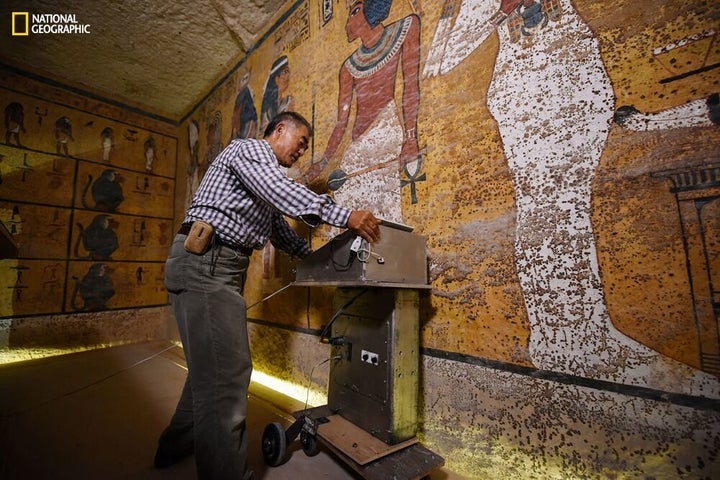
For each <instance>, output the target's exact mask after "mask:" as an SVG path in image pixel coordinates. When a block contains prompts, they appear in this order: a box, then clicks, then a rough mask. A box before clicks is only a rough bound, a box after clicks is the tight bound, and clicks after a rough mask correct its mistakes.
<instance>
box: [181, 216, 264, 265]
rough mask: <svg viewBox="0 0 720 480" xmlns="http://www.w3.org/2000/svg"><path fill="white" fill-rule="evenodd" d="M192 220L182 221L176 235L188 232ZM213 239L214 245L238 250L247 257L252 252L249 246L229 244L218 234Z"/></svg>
mask: <svg viewBox="0 0 720 480" xmlns="http://www.w3.org/2000/svg"><path fill="white" fill-rule="evenodd" d="M192 224H193V222H188V223H183V224H182V225H180V229H179V230H178V232H177V233H178V235H187V234H188V233H190V228H191V227H192ZM213 241H214V243H215V245H220V246H222V247H227V248H230V249H232V250H235V251H236V252H239V253H241V254H243V255H245V256H246V257H249V256H250V255H252V253H253V249H252V248H250V247H237V246H235V245H231V244H229V243H228V242H226V241H224V240H222V239H221V238H220V237H219V236H218V235H214V238H213Z"/></svg>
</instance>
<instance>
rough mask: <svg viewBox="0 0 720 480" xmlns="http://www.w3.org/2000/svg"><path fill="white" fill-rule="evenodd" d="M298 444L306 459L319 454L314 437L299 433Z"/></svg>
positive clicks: (318, 447) (318, 446)
mask: <svg viewBox="0 0 720 480" xmlns="http://www.w3.org/2000/svg"><path fill="white" fill-rule="evenodd" d="M300 444H301V445H302V449H303V452H305V455H307V456H308V457H314V456H315V455H317V454H318V453H320V445H319V444H318V440H317V437H316V436H315V435H311V434H309V433H307V432H300Z"/></svg>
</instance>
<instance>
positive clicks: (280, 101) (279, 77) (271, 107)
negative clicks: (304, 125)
mask: <svg viewBox="0 0 720 480" xmlns="http://www.w3.org/2000/svg"><path fill="white" fill-rule="evenodd" d="M289 87H290V66H289V64H288V58H287V56H285V55H283V56H281V57H279V58H278V59H277V60H275V61H274V62H273V64H272V67H270V73H269V74H268V78H267V81H266V82H265V90H264V91H263V99H262V106H261V108H260V131H259V132H258V133H259V134H260V135H261V136H262V133H263V132H264V131H265V127H267V124H268V123H270V120H272V119H273V118H275V115H277V114H278V113H282V112H286V111H288V110H292V109H293V98H292V96H290V95H289V94H288V88H289Z"/></svg>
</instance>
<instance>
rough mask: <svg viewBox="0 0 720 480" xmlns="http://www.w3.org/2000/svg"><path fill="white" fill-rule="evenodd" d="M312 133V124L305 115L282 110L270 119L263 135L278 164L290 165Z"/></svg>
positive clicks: (300, 154) (302, 150)
mask: <svg viewBox="0 0 720 480" xmlns="http://www.w3.org/2000/svg"><path fill="white" fill-rule="evenodd" d="M312 135H313V130H312V126H310V123H309V122H308V121H307V120H306V119H305V117H303V116H302V115H300V114H299V113H297V112H282V113H279V114H277V115H276V116H275V118H273V119H272V120H271V121H270V123H269V124H268V126H267V128H265V133H264V135H263V137H264V138H265V140H267V142H268V143H269V144H270V147H271V148H272V149H273V152H275V156H276V157H277V159H278V162H279V163H280V165H282V166H284V167H292V165H293V164H294V163H295V162H296V161H297V160H298V158H300V157H301V156H302V155H303V154H304V153H305V151H306V150H307V148H308V145H309V143H310V138H311V137H312Z"/></svg>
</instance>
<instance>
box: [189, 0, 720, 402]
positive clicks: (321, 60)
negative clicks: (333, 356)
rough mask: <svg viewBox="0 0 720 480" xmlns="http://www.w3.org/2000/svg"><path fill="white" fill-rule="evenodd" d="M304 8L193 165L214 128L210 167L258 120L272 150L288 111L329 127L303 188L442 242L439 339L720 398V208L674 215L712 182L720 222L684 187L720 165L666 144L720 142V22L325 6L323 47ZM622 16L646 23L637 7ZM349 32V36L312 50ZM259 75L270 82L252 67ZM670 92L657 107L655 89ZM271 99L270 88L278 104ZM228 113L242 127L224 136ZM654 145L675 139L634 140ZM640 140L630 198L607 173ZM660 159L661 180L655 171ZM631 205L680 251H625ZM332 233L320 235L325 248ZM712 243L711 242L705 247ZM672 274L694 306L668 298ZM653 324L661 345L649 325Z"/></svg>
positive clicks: (509, 6)
mask: <svg viewBox="0 0 720 480" xmlns="http://www.w3.org/2000/svg"><path fill="white" fill-rule="evenodd" d="M679 3H683V2H679ZM690 3H691V4H693V2H690ZM699 3H701V4H704V2H699ZM297 5H299V6H297V8H296V10H293V13H292V15H291V17H292V19H293V20H292V21H291V22H288V24H281V25H279V26H277V30H276V31H275V33H273V34H272V39H273V41H271V42H265V43H263V44H261V45H258V46H257V51H256V53H255V54H253V55H252V56H251V57H249V58H248V59H247V61H246V62H245V63H243V64H242V65H241V66H240V68H239V69H238V70H237V71H236V72H235V75H234V77H233V80H231V81H229V82H228V85H229V86H230V87H232V88H231V91H230V92H228V91H226V90H227V89H225V88H220V89H218V90H216V92H215V93H214V94H213V95H212V96H211V98H210V99H209V100H208V101H207V102H206V103H205V104H203V105H202V107H201V108H200V109H199V110H198V112H197V114H198V115H199V116H200V117H201V118H202V120H201V121H200V125H205V126H204V127H199V125H198V124H197V122H196V121H194V120H193V121H192V122H190V123H189V124H188V136H189V138H190V139H191V141H190V142H189V145H190V151H191V157H193V156H194V155H198V153H197V152H198V145H200V143H194V142H193V141H192V139H193V138H200V136H201V135H200V133H199V132H198V131H199V129H200V128H204V129H205V130H206V131H207V132H208V133H207V145H203V146H201V147H200V149H201V150H202V151H204V152H205V154H204V155H203V157H204V158H205V163H207V162H209V161H212V158H213V156H214V154H216V152H217V151H218V149H219V148H220V147H219V144H218V143H217V142H215V143H214V144H212V139H211V137H213V138H219V137H224V138H233V137H235V136H237V135H239V133H238V132H240V131H241V130H240V125H241V124H242V122H245V121H247V125H248V126H247V127H243V128H247V129H248V130H246V131H247V132H253V131H254V133H255V135H256V136H261V134H262V130H263V128H264V125H265V124H266V122H267V118H269V117H270V115H271V113H272V112H277V111H280V110H282V109H287V108H293V109H295V110H297V111H299V112H301V113H303V114H304V115H305V116H306V117H308V118H311V119H312V121H313V124H314V127H315V133H316V135H315V138H314V139H313V145H312V148H311V150H312V151H311V152H310V155H309V157H310V158H307V159H305V160H304V162H303V164H302V165H300V169H301V171H291V172H290V174H291V175H293V176H295V177H296V178H298V180H299V181H304V182H306V183H308V184H310V185H311V186H312V187H313V188H315V189H318V190H320V191H324V192H328V193H330V194H332V195H333V197H334V198H335V200H336V201H337V202H338V203H340V204H344V205H348V206H350V207H352V208H370V209H372V210H374V211H375V212H377V214H378V215H379V216H380V217H382V218H385V219H388V220H392V221H396V222H400V223H408V224H411V225H412V226H414V227H415V228H416V230H417V231H418V232H420V233H421V234H424V235H426V236H427V237H428V244H429V250H430V251H429V253H430V257H431V265H430V272H431V279H432V281H433V295H432V299H431V305H432V308H431V309H429V310H428V311H430V312H432V313H428V314H427V318H426V319H425V322H424V325H423V339H424V344H425V345H426V346H431V347H433V348H439V349H443V350H448V351H453V352H459V353H462V354H470V355H477V356H479V357H482V358H489V359H494V360H500V361H505V362H509V363H513V364H519V365H526V366H531V367H533V368H537V369H539V370H542V371H550V372H557V373H560V374H567V375H575V376H578V377H582V378H590V379H596V380H599V381H610V382H617V383H620V384H627V385H632V386H639V387H646V388H650V389H656V390H659V391H669V392H675V393H680V394H687V395H697V396H709V397H713V398H718V397H720V386H719V384H718V379H717V374H718V372H720V369H718V367H716V365H718V364H719V362H718V360H717V358H720V357H719V355H720V347H719V346H718V344H719V343H720V342H719V341H718V338H719V337H718V334H717V313H716V308H714V307H713V305H715V303H713V302H714V300H712V298H713V295H716V294H715V293H713V291H714V290H713V288H714V287H712V286H709V287H708V285H711V284H712V282H711V283H710V284H708V283H707V282H705V283H703V282H704V280H699V279H704V278H707V276H708V275H710V277H711V278H714V277H715V276H716V275H717V273H714V272H717V269H718V267H717V258H718V253H717V250H716V249H714V247H713V246H712V245H714V243H713V242H714V239H715V238H717V222H715V221H714V217H713V216H712V214H711V213H710V214H705V216H704V217H703V218H704V221H703V223H702V225H701V226H699V227H697V228H699V229H701V230H702V231H701V232H700V233H701V235H699V236H697V235H694V233H693V232H694V231H695V230H693V228H695V226H696V223H697V222H693V221H692V219H691V215H690V214H689V213H682V212H681V213H682V215H677V214H675V215H674V216H672V218H671V216H670V215H664V213H665V212H666V211H670V212H672V211H673V209H676V208H677V205H680V206H682V205H684V204H683V202H685V204H688V202H690V200H683V198H685V197H687V196H688V195H689V194H688V193H684V192H688V191H689V190H693V191H694V190H695V189H696V188H706V189H708V190H707V192H709V193H707V192H706V193H707V197H703V198H707V199H708V200H703V202H706V203H709V204H711V205H710V206H709V207H707V208H705V210H704V211H705V212H715V210H714V208H716V207H713V206H712V202H714V201H715V200H714V197H712V195H713V194H712V192H714V191H715V190H714V189H715V185H716V184H715V183H712V182H710V183H707V182H706V183H702V182H699V183H700V184H701V185H700V187H698V186H697V185H696V186H694V187H691V188H687V189H683V188H680V190H682V191H680V190H678V187H675V186H674V184H675V183H674V182H677V181H678V180H677V179H678V178H680V177H682V176H683V174H684V173H683V172H686V173H687V174H690V175H695V176H698V175H705V174H704V173H702V172H714V171H715V170H714V167H712V166H711V167H707V165H708V164H710V165H712V164H713V162H715V163H717V161H718V159H717V158H716V157H713V156H712V155H711V156H710V157H707V156H705V157H703V158H687V151H688V150H689V149H690V147H687V146H685V147H679V146H668V147H667V148H666V144H670V143H671V142H672V141H673V140H672V139H677V138H685V139H686V141H687V139H688V138H690V137H692V138H697V139H701V138H706V137H707V136H706V134H705V133H704V132H707V134H709V137H707V138H711V139H716V137H717V136H718V130H719V129H718V126H717V125H718V116H719V113H718V110H719V108H720V107H719V106H718V96H717V92H716V91H713V90H712V89H710V90H709V89H708V86H709V85H712V84H713V83H714V84H715V86H716V87H715V90H717V85H718V76H717V75H718V70H717V69H716V68H717V65H718V61H719V60H720V47H719V46H718V45H720V42H718V41H715V39H716V37H717V35H718V34H717V31H718V29H717V28H713V25H712V18H713V17H712V14H709V13H707V12H705V11H704V10H703V8H704V7H702V6H698V8H697V9H696V10H697V13H692V14H691V16H692V19H691V20H688V21H686V22H685V25H693V26H692V27H689V26H683V25H681V24H680V20H678V19H677V16H674V15H673V14H671V13H667V14H664V15H659V16H658V17H657V18H653V19H652V28H649V27H648V29H645V30H641V29H640V28H639V27H638V28H635V29H634V30H632V31H629V30H627V27H625V26H623V25H615V24H613V22H612V21H611V20H610V19H608V18H606V17H603V7H602V6H601V5H598V4H596V3H591V4H588V3H584V2H573V1H570V0H541V1H532V0H502V1H500V0H446V1H444V2H442V3H433V4H427V2H425V4H421V2H399V1H395V2H392V1H389V0H384V1H348V2H345V5H339V6H334V7H333V6H331V5H326V4H325V3H322V5H318V11H317V14H318V15H320V16H321V19H320V20H319V21H318V25H319V26H318V27H317V28H318V32H317V33H314V34H313V35H318V37H317V38H315V37H313V40H312V41H309V40H308V31H309V30H310V29H311V25H313V24H312V22H311V21H309V20H308V19H309V18H311V17H312V15H310V14H309V13H308V5H307V3H306V2H297ZM619 8H621V10H620V12H622V13H624V14H628V15H629V14H630V12H632V8H633V7H632V6H631V5H630V4H629V3H627V2H625V3H623V5H621V6H620V7H619ZM675 10H677V11H679V10H682V8H679V9H678V8H677V7H676V9H675ZM675 10H673V11H675ZM691 10H692V9H691ZM310 11H311V12H312V10H310ZM588 19H591V21H588ZM648 21H650V20H648ZM303 22H305V23H303ZM593 23H594V25H598V24H600V25H601V27H600V29H599V31H600V32H602V35H600V34H598V30H597V29H596V28H597V27H591V24H593ZM313 28H314V27H313ZM652 29H655V30H652ZM620 32H624V33H620ZM623 35H626V36H627V38H624V37H623ZM330 38H333V39H336V38H343V39H344V40H345V41H346V44H345V45H344V46H341V47H340V48H338V47H337V44H336V43H333V42H329V43H332V44H333V45H335V47H333V48H332V49H330V50H327V49H326V50H322V49H315V50H313V51H312V53H310V52H309V51H308V50H307V44H308V43H313V44H314V42H321V43H322V42H325V41H327V40H328V39H330ZM621 38H624V40H623V42H624V43H622V44H621V45H620V46H618V45H615V44H614V43H613V42H615V43H618V41H619V40H618V39H621ZM643 48H644V50H643ZM623 49H624V50H623ZM623 52H625V53H626V54H627V52H631V53H632V54H633V55H635V56H636V57H637V58H639V59H642V61H643V62H645V63H643V64H642V65H641V66H639V67H638V66H637V65H636V66H635V67H634V68H639V69H640V70H641V72H642V75H638V76H637V78H636V77H635V76H630V77H629V78H628V77H624V76H622V74H620V73H618V72H620V71H622V72H626V71H627V66H625V65H622V62H623V59H622V58H621V57H622V55H623ZM308 58H314V59H315V60H316V61H317V62H318V64H317V68H315V69H314V70H313V72H312V73H310V72H308V71H304V70H303V71H301V73H299V74H296V75H295V77H294V80H293V83H292V88H291V85H290V72H289V70H290V65H294V64H295V63H297V64H303V65H304V64H306V62H307V60H308ZM623 69H625V70H623ZM259 71H267V72H268V75H267V77H265V78H258V77H257V76H254V75H253V76H251V75H250V72H259ZM301 77H304V78H301ZM713 79H714V80H713ZM700 80H702V82H703V83H702V85H703V87H702V88H697V85H698V83H697V82H698V81H700ZM259 82H262V83H259ZM638 82H639V83H638ZM667 85H671V87H667ZM291 90H292V94H291V93H290V91H291ZM653 90H655V91H659V92H660V93H657V94H652V96H651V95H650V94H648V93H645V92H651V91H653ZM253 91H255V92H262V96H261V100H260V101H259V102H258V100H255V95H253V93H252V92H253ZM241 103H242V105H243V106H242V109H243V111H244V112H245V113H243V114H242V115H245V116H246V117H245V118H246V120H243V121H242V122H241V121H240V120H239V119H240V118H241V117H240V116H239V115H240V113H239V112H240V108H241V107H240V106H239V105H240V104H241ZM251 104H252V105H251ZM253 109H255V111H257V112H259V118H258V122H259V128H257V129H255V130H253V129H252V125H254V123H253V122H254V118H255V117H254V116H253ZM223 112H227V113H225V115H227V116H228V117H232V118H233V121H232V122H231V123H232V125H228V126H222V125H221V124H220V122H221V118H222V116H223V115H224V114H223ZM218 125H220V126H218ZM228 128H230V133H229V134H227V135H218V134H213V135H211V132H216V131H217V130H218V129H219V130H222V131H224V130H226V129H228ZM652 132H662V133H658V134H657V135H662V137H658V136H656V137H654V139H652V140H651V139H650V137H634V136H633V135H638V134H640V135H652ZM687 132H691V135H690V137H688V136H687ZM248 134H249V133H248ZM658 139H661V140H658ZM712 141H715V140H712ZM633 142H644V144H643V146H642V147H637V148H636V150H637V151H638V152H641V153H638V154H637V156H640V157H641V158H640V159H638V160H635V161H636V162H641V163H642V162H644V163H643V164H642V166H634V167H633V168H635V169H636V170H637V169H641V170H642V172H641V173H640V174H638V176H639V178H633V179H628V178H620V179H618V180H617V185H616V187H617V188H622V185H623V184H624V182H625V183H628V184H629V185H628V186H629V187H632V188H636V189H637V190H635V191H636V192H637V193H636V198H635V199H630V200H627V197H628V195H629V193H628V192H629V191H632V189H631V188H629V189H628V191H623V193H622V196H618V193H617V191H615V190H612V186H611V185H609V184H608V182H609V181H610V180H611V179H614V178H615V177H613V175H614V174H613V173H612V169H611V168H610V167H609V166H608V165H609V163H608V162H611V161H612V159H616V158H623V157H625V158H630V156H628V149H630V151H632V149H633V147H632V144H633ZM211 144H212V145H211ZM213 145H214V146H213ZM652 155H656V156H662V158H663V159H664V160H663V162H662V166H660V165H658V166H656V167H653V165H652V162H651V161H649V160H647V159H648V158H650V157H651V156H652ZM189 165H190V164H189ZM193 168H196V167H193ZM678 168H680V170H678ZM196 170H197V171H198V172H199V173H200V174H199V175H193V177H192V178H193V180H192V181H191V182H190V181H189V183H188V190H190V189H192V188H194V185H196V184H197V181H198V179H199V178H201V176H202V175H201V174H202V171H203V168H202V166H199V167H197V168H196ZM196 170H193V172H194V171H196ZM188 171H190V166H189V170H188ZM707 175H710V174H709V173H707ZM713 178H714V177H713ZM668 181H669V182H672V184H669V183H668ZM657 192H661V193H660V195H661V196H662V201H661V204H660V205H658V203H657V201H655V200H653V199H652V195H655V194H656V193H657ZM692 202H695V203H693V205H696V203H697V202H696V197H695V196H693V197H692ZM609 205H613V207H611V206H609ZM618 205H620V206H622V208H628V207H629V206H631V205H637V208H635V209H634V210H632V211H629V212H628V214H629V215H630V217H629V218H633V216H634V215H636V216H638V217H643V214H642V213H639V210H640V209H641V208H645V209H648V208H649V209H650V211H653V212H657V213H656V214H657V215H661V212H662V213H663V216H662V221H664V222H669V223H671V224H672V225H673V226H672V229H670V230H668V231H667V236H666V237H663V238H662V239H661V240H658V239H656V238H654V237H656V236H657V233H658V231H657V230H653V227H652V226H648V227H646V228H644V229H639V228H638V229H634V230H626V231H625V233H624V234H625V235H626V236H628V235H630V234H631V238H630V237H628V238H626V242H625V243H624V244H623V243H621V242H618V241H616V238H617V237H612V238H609V237H608V236H609V235H616V232H618V231H621V230H622V228H624V226H625V222H626V221H627V218H625V219H624V218H618V217H617V216H616V215H615V216H613V212H614V211H615V210H613V209H616V208H618V207H617V206H618ZM703 205H704V203H703ZM641 206H642V207H641ZM688 208H690V207H688ZM654 215H655V214H653V215H651V216H650V217H649V218H650V219H653V220H654V221H660V220H657V219H656V218H655V216H654ZM328 236H329V234H328V233H327V232H326V231H324V230H322V229H320V230H318V231H317V232H316V235H315V236H314V237H315V242H318V241H319V242H323V241H327V238H328ZM658 243H661V244H662V246H656V244H658ZM696 244H701V245H704V247H702V248H700V247H698V248H697V249H696V250H697V252H695V250H693V249H692V248H693V245H696ZM630 245H632V247H630ZM683 245H684V246H683ZM708 245H710V247H708ZM703 248H704V249H703ZM653 249H656V250H657V251H653ZM638 252H645V253H638ZM648 252H649V253H648ZM698 252H699V253H698ZM638 255H639V256H640V257H642V256H643V255H644V256H645V261H646V262H650V260H651V259H652V261H653V263H652V265H651V266H648V267H646V268H647V269H650V271H651V272H652V273H646V274H645V276H644V277H641V275H640V274H638V275H636V276H635V277H633V279H627V278H622V276H623V275H624V273H623V270H622V269H620V268H619V267H616V265H617V259H618V258H623V259H627V261H626V263H625V266H624V268H625V270H624V271H625V272H627V271H632V270H633V268H634V267H633V265H632V264H633V262H635V263H636V264H637V263H638V262H639V260H633V259H634V258H639V257H638ZM702 258H705V259H706V260H704V261H700V260H699V259H702ZM277 261H278V260H277V259H276V256H275V254H274V252H265V254H264V255H263V262H262V272H263V278H264V280H265V288H264V290H263V292H261V293H260V294H261V295H264V294H267V293H269V292H272V291H274V290H275V288H277V287H279V286H282V285H283V284H285V283H287V281H288V279H290V276H291V275H290V276H288V274H287V273H286V272H285V271H284V270H285V267H287V264H285V265H283V267H282V268H280V267H279V266H278V265H277V264H276V262H277ZM688 261H689V262H690V263H691V264H692V265H693V268H691V269H690V270H689V271H687V270H686V269H685V265H686V264H687V263H688ZM668 278H671V280H672V282H675V283H674V284H673V285H674V286H673V287H671V288H670V290H669V291H670V292H674V293H675V295H676V296H677V297H678V300H676V301H670V300H666V298H668V297H667V291H666V290H663V289H662V288H659V287H651V286H652V285H657V284H660V283H663V284H669V283H671V281H670V280H668ZM271 280H272V281H271ZM638 285H640V286H639V289H640V290H641V291H643V292H644V293H643V295H640V296H639V297H640V298H638V304H637V305H633V307H632V308H630V307H629V306H626V305H624V304H623V302H627V300H623V298H622V297H623V294H622V293H621V291H622V289H623V288H629V289H633V290H637V289H638ZM647 292H650V293H647ZM251 295H252V293H251ZM633 295H634V294H633ZM633 295H631V296H630V297H629V298H634V297H633ZM633 301H635V300H633ZM274 311H275V310H274V309H273V308H272V307H271V306H269V305H268V306H267V310H266V312H268V313H269V312H274ZM314 321H317V322H321V319H317V320H314ZM307 322H308V324H309V322H310V320H309V319H308V320H307ZM655 322H662V325H664V328H665V331H664V333H661V332H662V330H657V329H654V328H648V326H649V325H653V324H654V323H655ZM449 332H455V333H449ZM670 337H672V338H673V340H672V341H669V340H668V339H669V338H670ZM490 339H492V341H490ZM698 345H700V347H698Z"/></svg>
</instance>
